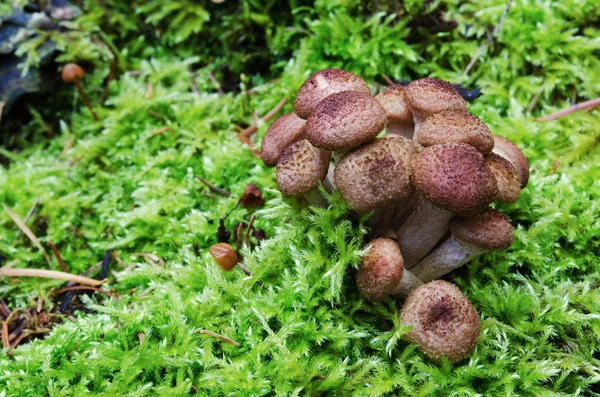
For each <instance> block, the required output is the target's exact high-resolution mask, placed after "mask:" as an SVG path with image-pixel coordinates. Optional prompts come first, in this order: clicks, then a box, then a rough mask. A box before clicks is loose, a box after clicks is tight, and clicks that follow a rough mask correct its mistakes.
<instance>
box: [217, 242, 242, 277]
mask: <svg viewBox="0 0 600 397" xmlns="http://www.w3.org/2000/svg"><path fill="white" fill-rule="evenodd" d="M208 251H209V252H210V255H211V256H212V257H213V259H214V260H215V263H216V264H217V265H218V266H219V267H220V268H221V270H223V271H225V272H230V271H232V270H233V268H234V267H236V266H237V267H239V268H240V270H241V271H243V272H244V273H245V274H246V275H247V276H252V272H251V271H250V270H248V268H247V267H246V266H244V265H242V264H241V263H239V262H238V256H237V254H236V253H235V250H234V249H233V247H232V246H231V245H229V244H227V243H218V244H214V245H213V246H211V247H210V249H209V250H208Z"/></svg>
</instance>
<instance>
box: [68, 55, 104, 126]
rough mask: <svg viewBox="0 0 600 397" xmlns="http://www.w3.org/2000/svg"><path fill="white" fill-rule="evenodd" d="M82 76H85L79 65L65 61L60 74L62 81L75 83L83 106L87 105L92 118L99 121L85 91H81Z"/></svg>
mask: <svg viewBox="0 0 600 397" xmlns="http://www.w3.org/2000/svg"><path fill="white" fill-rule="evenodd" d="M84 77H85V71H84V70H83V69H82V68H81V66H79V65H77V64H76V63H67V64H66V65H65V66H64V67H63V70H62V75H61V78H62V81H64V82H65V83H70V84H75V87H76V88H77V91H78V92H79V96H81V100H82V101H83V103H84V104H85V106H87V108H88V109H89V110H90V112H91V113H92V117H93V118H94V120H96V121H99V120H100V119H99V118H98V115H97V114H96V111H95V110H94V108H93V107H92V104H91V103H90V100H89V99H88V97H87V95H86V94H85V92H84V91H83V88H82V86H81V81H82V80H83V78H84Z"/></svg>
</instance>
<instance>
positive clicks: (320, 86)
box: [294, 69, 370, 120]
mask: <svg viewBox="0 0 600 397" xmlns="http://www.w3.org/2000/svg"><path fill="white" fill-rule="evenodd" d="M341 91H360V92H364V93H367V94H368V93H369V92H370V91H369V86H367V83H365V81H364V80H363V79H361V78H360V77H358V76H357V75H355V74H354V73H350V72H346V71H345V70H341V69H323V70H320V71H318V72H316V73H315V74H313V75H312V76H310V77H309V78H308V79H307V80H306V81H305V82H304V83H303V84H302V86H301V87H300V90H298V94H296V100H295V101H294V111H295V112H296V114H297V115H298V117H300V118H301V119H305V120H306V119H308V116H310V114H311V113H312V111H313V109H314V108H315V106H317V104H318V103H319V102H321V101H322V100H323V99H325V98H327V97H328V96H329V95H331V94H335V93H336V92H341Z"/></svg>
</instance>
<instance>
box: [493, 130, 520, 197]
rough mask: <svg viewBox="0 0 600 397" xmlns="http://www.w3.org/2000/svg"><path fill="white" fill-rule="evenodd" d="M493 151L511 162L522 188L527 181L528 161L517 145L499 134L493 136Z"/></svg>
mask: <svg viewBox="0 0 600 397" xmlns="http://www.w3.org/2000/svg"><path fill="white" fill-rule="evenodd" d="M494 142H495V145H494V150H493V152H494V153H496V154H497V155H500V156H502V157H504V158H505V159H507V160H508V161H510V162H511V164H512V165H513V166H514V167H515V168H516V169H517V173H518V174H519V178H520V179H521V188H524V187H525V186H527V184H528V183H529V163H528V162H527V158H526V157H525V155H524V154H523V152H522V151H521V149H519V147H518V146H517V145H515V144H514V143H512V142H511V141H509V140H508V139H506V138H502V137H501V136H495V137H494Z"/></svg>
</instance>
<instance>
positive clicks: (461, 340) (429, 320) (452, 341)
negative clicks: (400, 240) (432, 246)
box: [400, 280, 481, 363]
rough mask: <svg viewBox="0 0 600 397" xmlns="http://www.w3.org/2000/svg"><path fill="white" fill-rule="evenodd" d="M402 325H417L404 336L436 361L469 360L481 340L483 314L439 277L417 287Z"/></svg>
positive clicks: (411, 295) (458, 291)
mask: <svg viewBox="0 0 600 397" xmlns="http://www.w3.org/2000/svg"><path fill="white" fill-rule="evenodd" d="M400 324H401V325H402V326H405V327H407V326H412V327H413V328H412V329H411V330H410V331H409V332H407V333H406V334H405V335H404V339H405V340H406V341H408V342H410V343H415V344H417V345H418V346H419V347H420V348H421V349H422V350H423V353H425V355H426V356H427V357H429V358H430V359H432V360H434V361H440V360H441V359H442V357H446V358H447V359H448V361H450V362H451V363H455V362H458V361H461V360H463V359H465V358H466V357H467V356H469V354H471V352H472V351H473V349H474V348H475V345H476V344H477V339H479V331H480V327H481V325H480V323H479V316H478V315H477V312H476V311H475V308H474V307H473V305H472V304H471V302H470V301H469V300H468V299H467V297H466V296H464V295H463V294H462V293H461V292H460V290H459V289H458V288H457V287H456V286H454V285H453V284H450V283H448V282H446V281H442V280H437V281H432V282H430V283H427V284H424V285H422V286H420V287H418V288H416V289H415V290H414V291H412V293H411V294H410V295H409V296H408V298H407V299H406V303H405V304H404V307H402V310H401V311H400Z"/></svg>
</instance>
